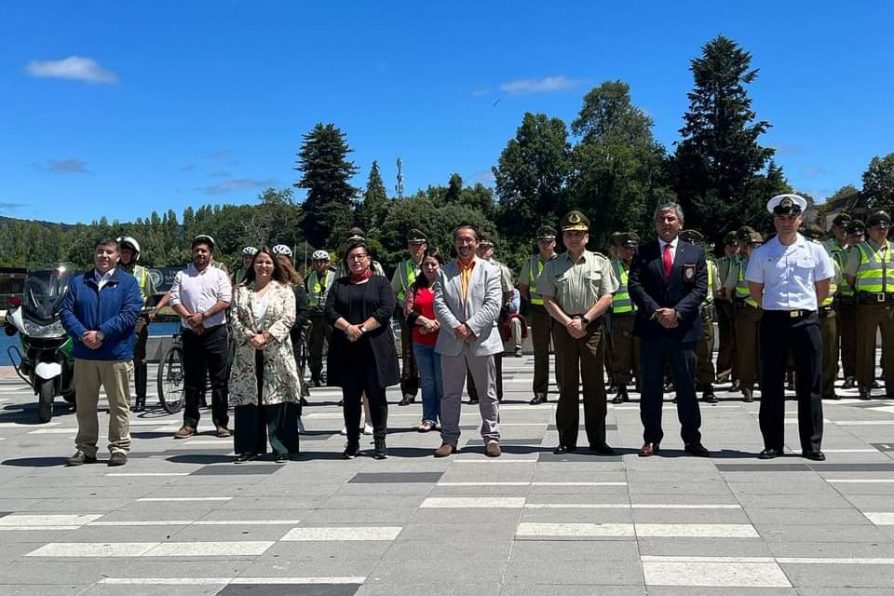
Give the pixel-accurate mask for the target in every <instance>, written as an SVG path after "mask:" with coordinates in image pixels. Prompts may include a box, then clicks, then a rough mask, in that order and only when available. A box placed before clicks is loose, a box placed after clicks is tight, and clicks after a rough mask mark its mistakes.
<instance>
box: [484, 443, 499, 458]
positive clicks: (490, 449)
mask: <svg viewBox="0 0 894 596" xmlns="http://www.w3.org/2000/svg"><path fill="white" fill-rule="evenodd" d="M501 453H503V452H502V451H501V450H500V444H499V443H497V442H496V441H491V442H490V443H488V444H487V447H485V448H484V455H486V456H488V457H500V454H501Z"/></svg>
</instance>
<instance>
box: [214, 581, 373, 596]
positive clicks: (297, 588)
mask: <svg viewBox="0 0 894 596" xmlns="http://www.w3.org/2000/svg"><path fill="white" fill-rule="evenodd" d="M359 587H360V585H359V584H307V585H282V584H250V585H239V584H235V583H233V584H229V585H227V586H226V587H225V588H224V589H223V590H221V591H220V592H218V596H245V595H251V596H283V595H286V596H288V595H290V594H294V595H296V596H297V595H301V596H353V595H354V594H356V593H357V590H358V588H359Z"/></svg>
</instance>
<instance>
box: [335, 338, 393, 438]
mask: <svg viewBox="0 0 894 596" xmlns="http://www.w3.org/2000/svg"><path fill="white" fill-rule="evenodd" d="M352 355H354V358H352V361H351V362H349V363H348V362H346V363H344V365H345V366H349V367H350V368H351V374H348V375H345V381H344V385H342V388H341V395H342V399H344V418H345V430H346V431H347V433H348V443H350V444H352V445H356V444H357V443H359V442H360V416H361V414H362V413H363V402H362V401H361V399H362V397H363V394H364V393H365V394H366V399H367V400H368V401H369V414H370V416H371V417H372V425H373V436H375V438H377V439H378V438H382V439H384V438H385V435H386V434H387V433H388V401H387V400H386V399H385V388H384V387H381V386H380V384H379V374H378V372H377V370H376V361H375V358H373V355H372V351H371V349H370V348H369V346H366V349H365V350H358V351H356V352H352Z"/></svg>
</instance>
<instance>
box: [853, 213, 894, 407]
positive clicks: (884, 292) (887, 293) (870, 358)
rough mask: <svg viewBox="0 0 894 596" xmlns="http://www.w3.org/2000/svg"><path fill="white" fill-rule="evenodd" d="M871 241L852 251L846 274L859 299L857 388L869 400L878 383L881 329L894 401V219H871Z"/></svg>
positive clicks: (888, 386) (889, 389)
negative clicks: (891, 233) (891, 235)
mask: <svg viewBox="0 0 894 596" xmlns="http://www.w3.org/2000/svg"><path fill="white" fill-rule="evenodd" d="M866 224H867V225H868V226H869V239H868V240H866V241H865V242H863V243H862V244H858V245H856V246H855V247H854V248H853V249H852V250H850V251H848V254H847V263H846V265H845V269H844V274H845V277H846V278H847V281H848V283H849V284H851V285H852V286H853V288H854V289H855V290H856V295H857V385H858V388H859V390H860V399H869V398H870V397H871V393H872V385H873V382H874V381H875V336H876V331H877V330H878V329H879V328H881V334H882V371H883V375H884V379H885V391H886V392H887V398H888V399H891V398H894V346H892V345H891V342H892V341H894V244H892V243H891V242H890V241H889V240H888V228H890V227H891V217H890V216H889V215H888V214H887V213H885V212H884V211H877V212H875V213H873V214H872V215H870V216H869V217H868V218H867V220H866Z"/></svg>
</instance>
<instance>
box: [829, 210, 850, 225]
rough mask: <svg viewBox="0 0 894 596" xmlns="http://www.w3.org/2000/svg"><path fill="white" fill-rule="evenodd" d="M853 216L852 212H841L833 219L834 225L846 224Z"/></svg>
mask: <svg viewBox="0 0 894 596" xmlns="http://www.w3.org/2000/svg"><path fill="white" fill-rule="evenodd" d="M852 219H853V218H852V217H851V216H850V213H839V214H838V215H836V216H835V219H833V220H832V225H833V226H846V225H847V224H848V223H849V222H850V221H851V220H852Z"/></svg>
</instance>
